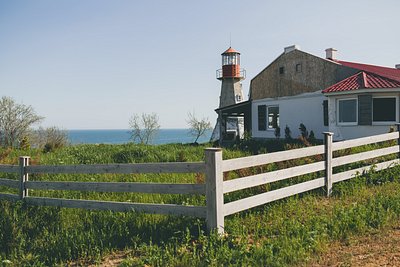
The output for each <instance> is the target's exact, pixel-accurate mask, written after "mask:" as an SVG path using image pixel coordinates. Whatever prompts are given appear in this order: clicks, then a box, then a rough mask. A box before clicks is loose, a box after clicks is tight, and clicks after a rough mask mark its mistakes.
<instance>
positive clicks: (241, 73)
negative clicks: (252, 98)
mask: <svg viewBox="0 0 400 267" xmlns="http://www.w3.org/2000/svg"><path fill="white" fill-rule="evenodd" d="M221 55H222V69H219V70H217V79H218V80H220V81H221V82H222V83H221V94H220V96H219V108H218V110H219V109H221V108H224V107H227V106H231V105H235V104H237V103H240V102H242V101H244V99H243V90H242V83H241V81H242V80H243V79H245V73H246V72H245V70H243V69H240V53H239V52H238V51H236V50H235V49H233V48H232V47H229V48H228V49H227V50H226V51H225V52H223V53H222V54H221ZM243 134H244V122H243V118H242V117H231V116H229V117H225V116H223V115H222V114H221V113H219V114H218V120H217V123H216V125H215V128H214V131H213V134H212V137H211V139H212V140H220V141H223V140H226V141H233V140H235V139H236V138H237V137H242V136H243Z"/></svg>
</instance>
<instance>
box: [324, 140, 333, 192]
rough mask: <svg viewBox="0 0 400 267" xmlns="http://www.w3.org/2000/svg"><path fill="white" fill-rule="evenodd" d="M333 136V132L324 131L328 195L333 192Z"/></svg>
mask: <svg viewBox="0 0 400 267" xmlns="http://www.w3.org/2000/svg"><path fill="white" fill-rule="evenodd" d="M332 136H333V133H331V132H324V145H325V188H326V195H327V196H328V197H329V196H330V195H331V194H332Z"/></svg>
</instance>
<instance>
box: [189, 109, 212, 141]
mask: <svg viewBox="0 0 400 267" xmlns="http://www.w3.org/2000/svg"><path fill="white" fill-rule="evenodd" d="M186 122H187V123H188V124H189V134H190V135H192V136H193V137H194V138H195V140H194V143H197V140H199V138H200V137H201V136H203V135H204V134H205V133H206V132H207V131H208V130H210V129H211V123H210V121H209V120H208V118H202V119H201V120H199V119H197V118H196V115H195V114H194V112H193V113H191V112H189V113H188V119H187V121H186Z"/></svg>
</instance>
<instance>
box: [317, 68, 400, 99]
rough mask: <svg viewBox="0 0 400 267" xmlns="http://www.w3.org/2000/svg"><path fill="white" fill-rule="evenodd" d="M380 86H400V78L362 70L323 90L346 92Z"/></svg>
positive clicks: (324, 91)
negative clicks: (391, 77)
mask: <svg viewBox="0 0 400 267" xmlns="http://www.w3.org/2000/svg"><path fill="white" fill-rule="evenodd" d="M361 65H363V64H361ZM368 66H370V65H368ZM372 67H376V66H372ZM382 68H383V67H382ZM379 88H400V79H399V80H394V79H390V78H387V77H384V76H382V75H378V74H376V73H371V72H366V71H360V72H358V73H357V74H355V75H353V76H350V77H348V78H346V79H344V80H342V81H340V82H338V83H336V84H334V85H332V86H330V87H328V88H326V89H325V90H323V91H322V93H333V92H346V91H352V90H358V89H379Z"/></svg>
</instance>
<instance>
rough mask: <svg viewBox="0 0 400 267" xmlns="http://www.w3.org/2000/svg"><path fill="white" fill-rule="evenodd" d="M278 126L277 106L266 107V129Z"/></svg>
mask: <svg viewBox="0 0 400 267" xmlns="http://www.w3.org/2000/svg"><path fill="white" fill-rule="evenodd" d="M278 127H279V107H278V106H271V107H268V129H276V128H278Z"/></svg>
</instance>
